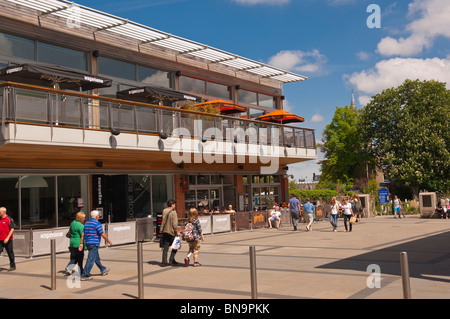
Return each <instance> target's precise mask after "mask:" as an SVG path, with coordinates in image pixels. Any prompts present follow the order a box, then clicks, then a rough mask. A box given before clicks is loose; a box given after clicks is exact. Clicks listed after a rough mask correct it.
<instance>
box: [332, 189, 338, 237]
mask: <svg viewBox="0 0 450 319" xmlns="http://www.w3.org/2000/svg"><path fill="white" fill-rule="evenodd" d="M338 214H339V203H338V202H337V201H336V197H333V198H332V199H331V213H330V223H331V226H333V231H337V220H338Z"/></svg>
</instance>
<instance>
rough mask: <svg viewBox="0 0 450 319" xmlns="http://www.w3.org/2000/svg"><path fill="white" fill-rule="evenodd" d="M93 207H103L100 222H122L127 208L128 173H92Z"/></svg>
mask: <svg viewBox="0 0 450 319" xmlns="http://www.w3.org/2000/svg"><path fill="white" fill-rule="evenodd" d="M92 193H93V194H92V195H93V196H92V198H93V208H94V209H96V208H101V209H103V219H102V220H101V222H103V223H105V222H107V221H108V216H110V220H111V222H124V221H126V219H127V209H128V175H92Z"/></svg>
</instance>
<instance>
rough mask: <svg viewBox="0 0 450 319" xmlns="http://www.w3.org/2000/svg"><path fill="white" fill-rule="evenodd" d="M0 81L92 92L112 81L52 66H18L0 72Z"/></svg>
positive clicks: (108, 84) (109, 84) (29, 64)
mask: <svg viewBox="0 0 450 319" xmlns="http://www.w3.org/2000/svg"><path fill="white" fill-rule="evenodd" d="M0 80H4V81H12V82H19V83H27V84H34V85H40V86H50V87H53V88H55V89H61V90H65V89H67V90H75V91H77V90H79V89H80V88H81V89H82V90H83V91H86V90H92V89H97V88H103V87H109V86H111V84H112V80H110V79H108V78H104V77H101V76H97V75H92V74H90V73H88V72H85V71H80V70H75V69H70V68H66V67H62V66H58V65H52V64H31V63H28V64H19V65H15V66H9V67H6V68H4V69H1V70H0Z"/></svg>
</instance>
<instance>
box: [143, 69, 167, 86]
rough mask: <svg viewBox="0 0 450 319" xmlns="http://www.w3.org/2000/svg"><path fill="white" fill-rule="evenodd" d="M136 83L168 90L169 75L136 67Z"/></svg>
mask: <svg viewBox="0 0 450 319" xmlns="http://www.w3.org/2000/svg"><path fill="white" fill-rule="evenodd" d="M138 81H139V82H143V83H146V84H151V85H155V86H162V87H167V88H170V86H171V85H170V73H169V72H164V71H159V70H155V69H151V68H147V67H144V66H141V65H138Z"/></svg>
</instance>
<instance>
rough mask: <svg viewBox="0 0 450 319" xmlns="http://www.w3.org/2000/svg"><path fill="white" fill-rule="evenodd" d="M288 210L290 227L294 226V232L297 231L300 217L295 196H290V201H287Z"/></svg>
mask: <svg viewBox="0 0 450 319" xmlns="http://www.w3.org/2000/svg"><path fill="white" fill-rule="evenodd" d="M289 210H290V211H291V218H292V225H294V230H297V225H298V223H299V222H300V220H301V216H300V201H299V200H298V199H297V197H296V196H295V194H291V199H290V200H289Z"/></svg>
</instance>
